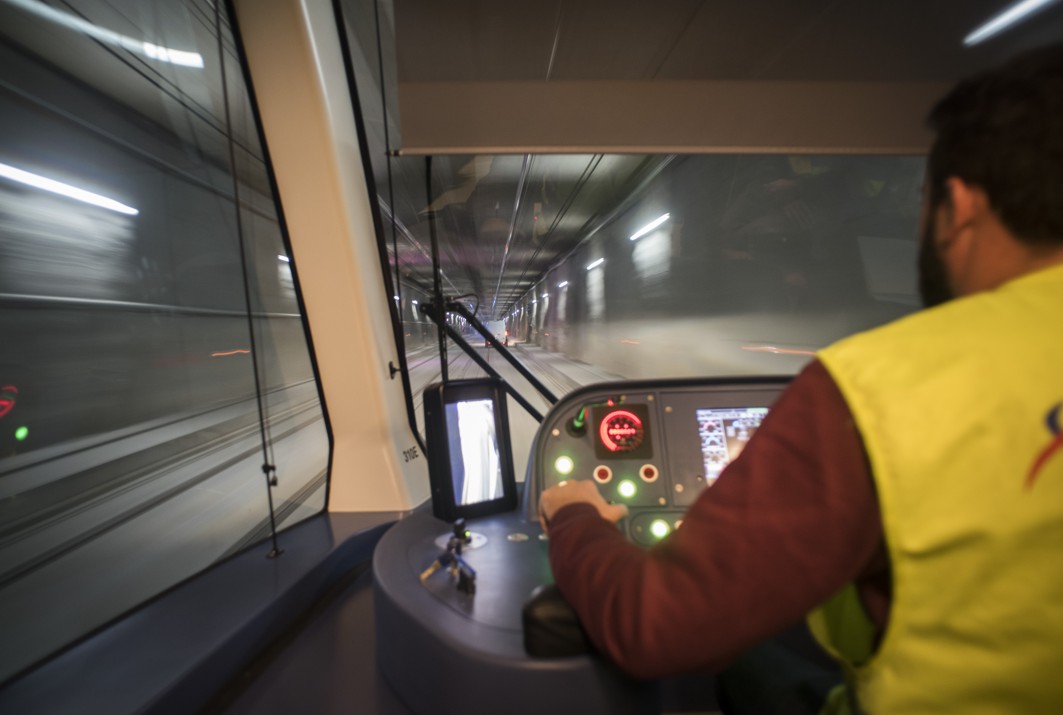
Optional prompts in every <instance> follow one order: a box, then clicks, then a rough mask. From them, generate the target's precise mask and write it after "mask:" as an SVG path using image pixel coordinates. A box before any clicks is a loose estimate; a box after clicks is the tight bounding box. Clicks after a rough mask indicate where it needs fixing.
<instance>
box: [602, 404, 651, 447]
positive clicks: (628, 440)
mask: <svg viewBox="0 0 1063 715" xmlns="http://www.w3.org/2000/svg"><path fill="white" fill-rule="evenodd" d="M644 434H645V431H644V429H643V427H642V420H641V419H639V418H638V415H636V414H634V413H632V412H628V411H627V410H615V411H613V412H610V413H609V414H607V415H606V416H605V418H604V419H603V420H602V424H601V427H600V428H599V429H598V435H599V436H600V437H601V439H602V444H603V445H605V448H606V449H608V450H609V451H610V452H630V451H631V450H633V449H635V448H636V447H638V446H639V445H640V444H642V438H643V435H644Z"/></svg>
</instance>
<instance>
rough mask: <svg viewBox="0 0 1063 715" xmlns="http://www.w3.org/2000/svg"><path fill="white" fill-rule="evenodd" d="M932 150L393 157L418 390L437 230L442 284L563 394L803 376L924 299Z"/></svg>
mask: <svg viewBox="0 0 1063 715" xmlns="http://www.w3.org/2000/svg"><path fill="white" fill-rule="evenodd" d="M923 164H924V161H923V159H922V158H921V157H896V156H885V157H884V156H854V155H834V156H822V155H817V156H795V155H760V154H758V155H685V156H676V155H665V156H644V155H600V154H597V155H528V156H462V157H458V156H447V157H433V158H432V159H431V160H426V159H425V158H421V157H406V158H402V159H398V160H396V163H395V165H396V167H397V168H398V169H399V171H398V172H397V175H398V176H400V177H401V180H399V181H396V182H394V183H395V186H396V187H397V189H396V191H395V193H394V196H393V202H392V206H393V210H392V211H391V212H390V215H391V216H393V218H394V225H395V239H394V242H393V243H392V245H391V246H389V248H390V253H391V261H392V267H393V269H394V270H395V271H396V274H397V275H398V277H399V281H398V289H397V290H396V295H395V300H396V302H397V303H398V305H399V309H400V313H401V315H402V321H403V334H404V337H405V342H406V345H405V348H406V351H407V357H408V360H409V364H410V366H411V368H412V373H411V374H412V376H413V377H414V379H413V380H412V388H413V390H414V391H415V393H416V392H417V391H418V390H419V389H420V387H422V386H423V385H424V384H427V382H431V381H433V380H437V379H439V375H440V366H439V360H438V351H439V347H438V342H437V337H436V331H435V328H434V326H433V325H432V324H431V323H430V321H428V319H427V318H426V317H425V316H424V315H423V314H422V313H421V311H420V306H422V305H423V304H424V303H425V302H426V301H431V299H432V287H433V276H432V259H431V246H432V235H431V234H432V231H433V229H434V231H435V234H436V241H437V243H438V246H439V251H438V254H439V264H440V269H441V273H442V281H441V287H442V291H443V293H444V294H445V296H446V297H447V298H451V299H453V298H455V297H459V296H461V297H462V302H463V303H465V304H466V305H467V306H468V307H469V308H470V309H472V310H474V311H475V312H476V316H477V317H478V318H479V320H480V321H482V322H483V323H485V324H488V325H490V326H491V332H493V333H496V334H501V335H502V336H503V338H504V339H505V340H506V341H507V342H508V344H509V347H510V348H512V349H513V350H514V351H515V352H516V353H517V355H518V356H520V357H521V359H522V360H524V361H526V362H527V363H528V364H529V366H530V367H531V368H532V370H533V372H535V373H536V374H537V375H539V376H540V377H541V378H542V379H543V380H544V381H545V382H547V383H548V384H549V386H550V388H551V389H552V390H554V391H555V392H557V393H558V394H563V393H564V392H567V391H569V390H571V389H573V388H575V387H577V386H579V385H582V384H588V383H591V382H598V381H602V380H609V379H616V378H646V377H678V376H706V375H708V376H714V375H751V374H793V373H795V372H797V371H798V370H799V369H800V368H801V367H802V366H803V365H804V364H805V363H807V362H808V360H810V359H811V357H812V356H813V355H814V353H815V351H816V350H818V349H820V348H822V347H824V346H826V345H828V344H830V343H831V342H833V341H835V340H837V339H839V338H841V337H844V336H846V335H850V334H852V333H854V332H857V331H860V330H864V329H867V328H871V327H874V326H876V325H879V324H882V323H884V322H887V321H889V320H892V319H894V318H896V317H899V316H901V315H903V314H905V313H907V312H909V311H911V310H913V309H915V308H916V307H917V305H918V295H917V289H916V280H915V266H916V243H917V240H916V239H917V221H918V214H919V204H920V187H921V185H922V174H923ZM426 171H430V172H431V176H430V182H429V181H427V180H426ZM429 191H430V193H429ZM433 224H434V226H433ZM451 320H452V322H453V324H454V325H455V327H456V328H458V329H459V330H460V331H462V332H463V333H464V334H465V335H466V336H467V337H469V339H470V342H473V344H474V345H476V346H477V349H478V350H479V351H480V352H481V353H483V354H484V355H488V354H489V349H488V348H485V347H484V340H483V338H480V337H479V336H478V335H475V334H474V333H473V332H472V331H471V329H470V328H469V327H468V326H467V325H465V323H464V321H463V320H462V319H461V318H459V317H452V318H451ZM474 335H475V337H472V336H474ZM448 359H449V363H450V365H451V372H452V373H453V372H457V373H458V374H457V375H455V374H451V375H450V377H451V378H453V377H455V376H457V377H469V376H474V375H480V374H482V371H481V370H480V369H479V368H478V367H477V366H476V365H474V364H472V363H471V362H469V361H468V359H467V358H465V357H464V356H463V355H461V354H460V352H459V351H457V350H455V349H454V348H453V347H451V348H450V349H449V350H448ZM496 362H501V361H500V360H496Z"/></svg>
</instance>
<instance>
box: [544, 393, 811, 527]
mask: <svg viewBox="0 0 1063 715" xmlns="http://www.w3.org/2000/svg"><path fill="white" fill-rule="evenodd" d="M789 379H790V378H788V377H777V378H776V377H757V378H746V379H740V380H738V379H727V380H719V381H708V380H689V381H684V380H670V381H661V380H655V381H652V382H644V383H640V382H623V383H605V384H600V385H593V386H590V387H586V388H583V389H580V390H578V391H576V392H574V393H570V394H569V395H567V396H566V397H565V399H564V400H563V401H562V402H561V403H558V404H557V405H555V406H554V409H553V410H551V411H550V414H549V415H548V416H547V418H546V421H544V423H543V425H542V427H541V428H540V430H539V436H538V440H537V443H536V445H535V449H534V451H533V455H532V462H531V465H530V468H529V473H528V476H527V481H526V483H525V505H524V506H525V513H526V516H527V518H529V519H531V518H534V516H535V509H536V505H537V504H538V501H539V500H538V495H539V493H541V492H542V490H543V489H545V488H548V487H551V486H553V485H555V484H557V483H559V482H561V481H563V480H566V479H589V480H593V481H594V482H595V483H596V484H597V486H598V490H599V491H600V492H601V494H602V496H603V497H604V498H605V499H606V500H607V501H610V502H614V503H619V504H625V505H627V507H628V510H629V512H630V516H629V518H628V519H626V520H625V521H624V522H622V523H621V528H623V529H624V530H625V532H626V533H627V535H628V537H629V538H630V539H631V540H633V541H635V542H636V543H640V544H643V545H650V544H653V543H654V542H656V541H658V540H660V539H662V538H664V537H665V536H667V535H668V534H670V533H671V532H672V531H674V530H675V529H677V528H679V527H680V526H681V525H682V519H683V514H684V512H685V511H686V510H687V508H688V507H689V506H690V505H691V504H693V502H694V500H695V499H697V497H698V495H699V494H700V493H701V492H702V491H703V490H704V489H706V488H708V487H711V485H712V484H713V482H715V481H716V479H717V478H718V477H719V475H720V473H721V472H722V471H723V469H724V467H726V466H727V464H729V463H730V462H731V461H732V460H734V459H735V458H736V457H737V456H738V454H739V453H741V451H742V449H743V448H744V446H745V445H746V443H747V442H748V441H749V439H750V438H751V437H752V436H753V434H754V433H755V432H756V430H757V428H758V427H759V426H760V423H761V421H762V420H763V419H764V417H765V416H766V415H767V413H768V408H769V407H770V406H771V404H772V403H773V402H774V401H775V398H776V397H777V396H778V395H779V393H780V392H781V391H782V390H783V388H785V386H786V384H787V383H788V382H789Z"/></svg>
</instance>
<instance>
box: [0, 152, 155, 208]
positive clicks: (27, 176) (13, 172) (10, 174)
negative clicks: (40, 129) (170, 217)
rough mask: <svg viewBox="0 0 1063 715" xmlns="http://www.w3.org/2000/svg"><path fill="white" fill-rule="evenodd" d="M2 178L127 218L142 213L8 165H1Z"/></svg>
mask: <svg viewBox="0 0 1063 715" xmlns="http://www.w3.org/2000/svg"><path fill="white" fill-rule="evenodd" d="M0 176H2V177H4V178H5V179H11V180H12V181H17V182H18V183H20V184H25V185H26V186H32V187H33V188H35V189H41V190H42V191H50V192H52V193H53V194H59V195H60V196H66V197H67V198H70V199H76V200H77V201H84V202H85V203H86V204H92V205H93V206H99V207H101V208H105V209H110V210H111V211H117V212H118V213H120V214H126V215H127V216H136V215H137V214H139V213H140V212H139V211H137V210H136V209H135V208H133V207H132V206H126V205H125V204H123V203H119V202H117V201H115V200H114V199H109V198H107V197H106V196H100V195H99V194H94V193H92V192H91V191H86V190H85V189H79V188H78V187H76V186H71V185H70V184H64V183H62V182H60V181H55V180H54V179H48V178H45V177H43V176H38V175H37V174H31V173H30V172H28V171H23V170H22V169H16V168H15V167H13V166H8V165H7V164H0Z"/></svg>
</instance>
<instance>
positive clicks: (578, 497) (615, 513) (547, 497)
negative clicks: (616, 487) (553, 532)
mask: <svg viewBox="0 0 1063 715" xmlns="http://www.w3.org/2000/svg"><path fill="white" fill-rule="evenodd" d="M579 503H584V504H590V505H591V506H593V507H594V508H595V509H597V510H598V514H599V516H601V517H602V518H603V519H605V520H606V521H609V522H611V523H613V524H615V523H616V522H618V521H620V520H621V519H623V518H624V517H625V516H627V507H626V506H624V505H623V504H610V503H609V502H607V501H606V500H605V499H603V498H602V495H601V494H600V493H599V492H598V487H597V486H595V484H594V482H591V481H586V480H583V481H581V480H567V481H564V482H561V483H560V484H558V485H557V486H554V487H550V488H549V489H547V490H546V491H544V492H543V493H542V494H540V495H539V523H540V524H542V527H543V531H544V532H546V531H549V526H548V525H549V523H550V519H551V518H552V517H553V516H554V514H556V513H557V511H558V510H559V509H560V508H561V507H563V506H568V505H569V504H579Z"/></svg>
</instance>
